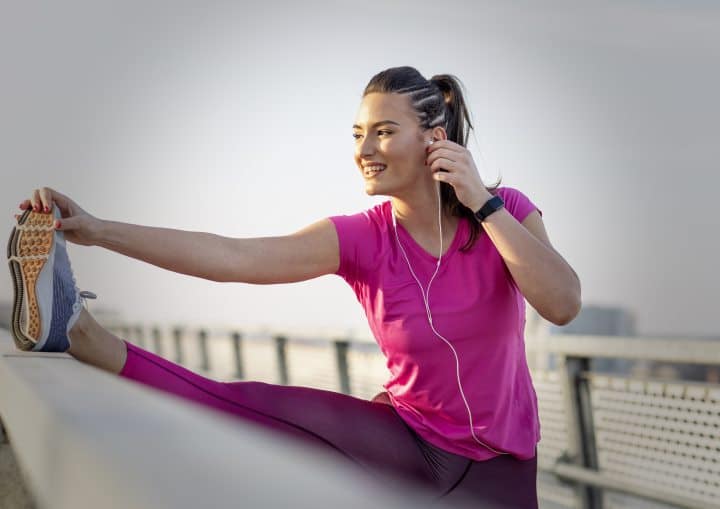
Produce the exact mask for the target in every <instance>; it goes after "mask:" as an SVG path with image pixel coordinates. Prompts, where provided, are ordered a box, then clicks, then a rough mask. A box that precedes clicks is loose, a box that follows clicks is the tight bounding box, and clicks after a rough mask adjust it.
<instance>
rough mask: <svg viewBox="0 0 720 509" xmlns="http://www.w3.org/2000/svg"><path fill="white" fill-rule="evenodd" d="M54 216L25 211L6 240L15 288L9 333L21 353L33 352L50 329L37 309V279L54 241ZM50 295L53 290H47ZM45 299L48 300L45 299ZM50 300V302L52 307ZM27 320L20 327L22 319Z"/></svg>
mask: <svg viewBox="0 0 720 509" xmlns="http://www.w3.org/2000/svg"><path fill="white" fill-rule="evenodd" d="M54 219H55V217H54V215H53V214H47V213H45V214H43V213H40V212H35V211H33V210H26V211H25V212H24V213H23V214H22V216H20V218H19V219H18V224H17V226H16V227H15V228H13V231H12V234H11V235H10V239H9V241H8V249H7V254H8V263H9V266H10V272H11V274H12V280H13V285H14V288H15V300H14V302H13V314H12V333H13V338H14V339H15V345H16V346H17V347H18V348H19V349H20V350H25V351H28V350H33V349H36V347H42V345H39V344H38V343H41V342H42V343H44V338H47V334H48V331H47V330H44V329H47V328H49V320H48V319H47V318H48V317H45V322H46V326H45V327H43V316H42V315H41V312H40V309H41V306H40V297H41V296H40V293H39V292H38V287H37V284H38V280H39V279H40V274H41V272H42V270H43V268H44V267H45V266H46V265H47V264H48V261H49V260H50V255H51V253H52V249H53V245H54V242H55V229H54V227H53V222H54ZM50 291H51V292H52V288H51V289H50ZM46 299H47V297H46ZM51 304H52V301H50V308H49V309H52V308H51ZM23 312H24V313H25V316H26V317H27V320H26V322H27V323H26V327H25V328H23V325H22V322H21V317H22V315H23Z"/></svg>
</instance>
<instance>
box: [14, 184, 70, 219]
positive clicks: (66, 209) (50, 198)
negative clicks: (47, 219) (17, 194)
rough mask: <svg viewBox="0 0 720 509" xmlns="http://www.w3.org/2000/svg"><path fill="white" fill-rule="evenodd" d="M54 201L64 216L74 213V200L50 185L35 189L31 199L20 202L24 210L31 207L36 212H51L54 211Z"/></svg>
mask: <svg viewBox="0 0 720 509" xmlns="http://www.w3.org/2000/svg"><path fill="white" fill-rule="evenodd" d="M53 203H54V204H56V205H57V206H58V208H59V209H60V212H61V213H62V215H63V216H68V215H72V212H71V204H72V203H73V202H72V200H70V199H69V198H68V197H67V196H65V195H64V194H62V193H59V192H57V191H55V190H54V189H51V188H49V187H41V188H39V189H35V190H34V191H33V193H32V196H31V197H30V199H29V200H24V201H23V202H22V203H20V208H21V209H23V210H27V209H28V208H31V209H33V210H34V211H36V212H45V213H49V212H52V207H53Z"/></svg>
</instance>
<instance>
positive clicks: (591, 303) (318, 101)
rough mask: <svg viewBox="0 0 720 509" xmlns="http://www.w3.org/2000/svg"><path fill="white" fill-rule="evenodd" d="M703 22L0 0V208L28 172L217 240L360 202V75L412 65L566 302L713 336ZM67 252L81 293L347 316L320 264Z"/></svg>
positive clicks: (715, 177)
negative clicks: (557, 259)
mask: <svg viewBox="0 0 720 509" xmlns="http://www.w3.org/2000/svg"><path fill="white" fill-rule="evenodd" d="M719 22H720V7H719V6H718V4H717V3H716V2H708V1H685V2H668V1H660V0H652V1H651V0H646V1H640V0H630V1H628V0H624V1H614V0H604V1H602V2H582V4H580V3H578V2H565V1H547V2H531V1H517V0H515V1H500V0H497V1H492V0H484V1H458V0H451V1H445V2H424V1H417V0H413V1H392V2H345V1H316V2H289V1H286V2H272V1H269V2H259V3H246V2H203V3H198V2H187V1H173V2H162V1H153V2H139V1H130V2H107V1H99V2H98V1H92V2H90V1H66V2H62V3H56V2H34V1H29V2H26V1H23V2H5V3H4V4H3V14H2V17H0V55H1V58H2V71H3V79H2V82H1V83H0V90H2V93H1V94H0V111H2V114H1V115H0V129H1V133H0V134H1V136H0V168H2V170H1V171H2V180H1V181H0V182H1V184H0V204H1V207H0V210H2V211H4V212H3V214H2V215H0V226H1V227H2V228H4V230H5V231H6V232H8V233H9V231H10V229H11V228H12V225H13V222H14V218H13V214H15V213H16V212H17V205H18V204H19V203H20V201H21V200H22V199H24V198H26V197H28V196H29V193H30V192H31V191H32V190H33V189H34V188H36V187H39V186H50V187H54V188H55V189H57V190H60V191H61V192H63V193H65V194H68V195H69V196H70V197H72V198H73V199H74V200H76V201H77V202H78V203H79V204H80V205H81V206H82V207H84V208H86V209H87V210H88V211H89V212H91V213H93V214H95V215H97V216H99V217H101V218H106V219H112V220H117V221H124V222H131V223H137V224H143V225H151V226H164V227H172V228H179V229H186V230H198V231H209V232H214V233H218V234H223V235H228V236H237V237H257V236H272V235H284V234H288V233H291V232H294V231H297V230H299V229H301V228H303V227H304V226H306V225H308V224H310V223H311V222H314V221H317V220H318V219H320V218H323V217H327V216H330V215H334V214H343V213H345V214H352V213H355V212H359V211H361V210H364V209H366V208H369V207H371V206H372V205H374V204H375V203H377V202H378V201H382V200H385V199H386V198H385V197H368V196H367V195H365V193H364V186H363V183H362V178H361V176H360V175H359V173H358V171H357V170H356V168H355V167H354V163H353V160H352V154H353V140H352V138H351V125H352V121H353V120H354V115H355V113H356V111H357V108H358V106H359V103H360V96H361V93H362V90H363V88H364V87H365V85H366V84H367V82H368V80H369V79H370V78H371V77H372V76H373V75H374V74H375V73H377V72H379V71H381V70H383V69H385V68H387V67H392V66H399V65H412V66H415V67H416V68H418V69H419V70H420V72H422V73H423V74H424V75H425V76H426V77H428V78H429V77H430V76H432V75H433V74H438V73H452V74H455V75H456V76H458V77H459V78H460V79H461V81H462V82H463V83H464V85H465V87H466V89H467V98H468V100H469V104H470V107H471V109H472V113H473V118H474V121H475V128H476V129H475V138H474V139H473V140H472V141H471V143H470V149H471V150H472V152H473V155H474V158H475V161H476V164H477V166H478V168H479V171H480V173H481V176H482V178H483V180H484V181H485V183H486V184H488V185H490V184H493V183H494V182H495V181H496V180H497V179H498V178H502V184H501V185H507V186H511V187H516V188H518V189H520V190H521V191H523V192H524V193H525V194H526V195H528V196H529V197H530V199H531V200H532V201H533V202H534V203H535V204H536V205H537V206H538V207H539V208H541V209H542V210H543V213H544V216H543V218H544V221H545V224H546V228H547V231H548V233H549V236H550V239H551V241H552V242H553V244H554V246H555V248H556V249H557V250H558V251H559V252H560V253H561V254H562V255H563V256H564V257H565V259H566V260H567V261H568V262H569V263H570V264H571V265H572V266H573V268H574V269H575V270H576V271H577V273H578V275H579V276H580V279H581V281H582V296H583V303H584V305H585V306H586V308H590V307H597V308H603V309H620V310H622V312H623V313H624V314H625V315H626V316H627V317H628V319H629V320H631V321H632V324H633V329H634V331H635V333H637V334H642V335H654V336H667V335H683V336H700V337H715V336H718V335H720V332H718V329H719V328H718V322H717V312H716V310H715V307H716V303H717V298H716V296H717V287H718V282H720V276H719V275H718V266H717V260H718V253H719V252H720V236H719V235H718V225H719V223H718V219H717V217H718V216H717V213H716V211H715V208H714V204H715V203H716V196H717V190H718V184H719V183H720V172H718V161H719V160H720V144H719V143H718V134H720V101H718V99H717V90H719V89H720V68H719V67H718V65H717V62H718V61H719V57H720V30H718V29H717V28H718V26H719ZM70 251H71V253H70V254H71V259H72V262H73V268H74V270H75V272H76V275H77V280H78V284H79V286H80V287H81V289H87V290H91V291H94V292H96V293H97V294H98V295H99V300H98V301H96V303H93V304H92V306H95V307H94V309H96V310H97V311H98V312H101V311H103V310H104V311H105V312H108V313H115V314H117V315H118V316H120V317H125V318H128V319H132V320H138V321H148V320H152V321H157V322H168V321H176V320H185V321H192V322H203V323H223V324H233V325H239V326H270V327H277V326H282V327H289V328H297V329H323V330H325V329H332V330H338V331H341V332H343V333H344V334H351V335H352V334H357V335H368V334H369V330H368V328H367V324H366V321H365V317H364V315H363V313H362V310H361V308H360V306H359V305H358V304H357V302H356V300H355V296H354V295H353V293H352V291H351V289H350V288H348V287H347V286H346V283H345V282H344V281H343V280H342V279H340V278H339V277H335V276H325V277H322V278H319V279H316V280H313V281H308V282H303V283H297V284H291V285H271V286H253V285H246V284H217V283H212V282H208V281H203V280H199V279H196V278H192V277H188V276H183V275H178V274H175V273H171V272H167V271H164V270H161V269H158V268H155V267H152V266H149V265H147V264H144V263H142V262H139V261H135V260H131V259H127V258H124V257H122V256H120V255H117V254H114V253H111V252H108V251H104V250H102V249H100V248H86V247H79V246H71V247H70ZM11 299H12V285H11V280H10V277H9V273H8V272H6V273H5V274H2V275H0V301H5V303H6V304H7V303H8V302H9V301H10V300H11Z"/></svg>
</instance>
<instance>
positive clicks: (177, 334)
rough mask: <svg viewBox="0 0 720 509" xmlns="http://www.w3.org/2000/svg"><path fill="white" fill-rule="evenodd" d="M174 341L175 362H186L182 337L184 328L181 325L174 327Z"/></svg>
mask: <svg viewBox="0 0 720 509" xmlns="http://www.w3.org/2000/svg"><path fill="white" fill-rule="evenodd" d="M172 334H173V343H174V344H175V362H176V363H177V364H184V357H183V349H182V337H183V330H182V328H180V327H175V328H173V331H172Z"/></svg>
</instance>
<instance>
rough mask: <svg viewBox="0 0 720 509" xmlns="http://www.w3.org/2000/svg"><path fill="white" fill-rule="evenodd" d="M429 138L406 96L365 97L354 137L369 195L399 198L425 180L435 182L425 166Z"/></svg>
mask: <svg viewBox="0 0 720 509" xmlns="http://www.w3.org/2000/svg"><path fill="white" fill-rule="evenodd" d="M426 131H427V132H426ZM430 135H431V131H430V130H429V129H427V130H423V129H422V128H421V127H420V124H419V122H418V118H417V115H416V114H415V112H414V111H413V109H412V106H411V105H410V99H409V97H408V96H407V95H402V94H395V93H389V94H385V93H372V94H368V95H366V96H365V97H363V100H362V102H361V103H360V109H359V110H358V113H357V116H356V117H355V123H354V125H353V137H354V138H355V164H357V167H358V169H359V170H360V172H361V174H362V176H363V178H364V179H365V191H366V192H367V194H369V195H376V194H379V195H386V196H396V195H398V194H402V193H403V191H406V190H410V189H412V188H413V187H414V186H418V185H420V183H421V181H422V178H423V176H424V178H425V179H427V180H428V181H430V182H434V181H433V179H432V175H431V173H430V170H429V169H428V167H427V166H425V157H426V156H427V153H426V151H425V149H426V147H427V140H429V139H430ZM373 163H376V164H373ZM373 167H375V168H374V169H371V168H373Z"/></svg>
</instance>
